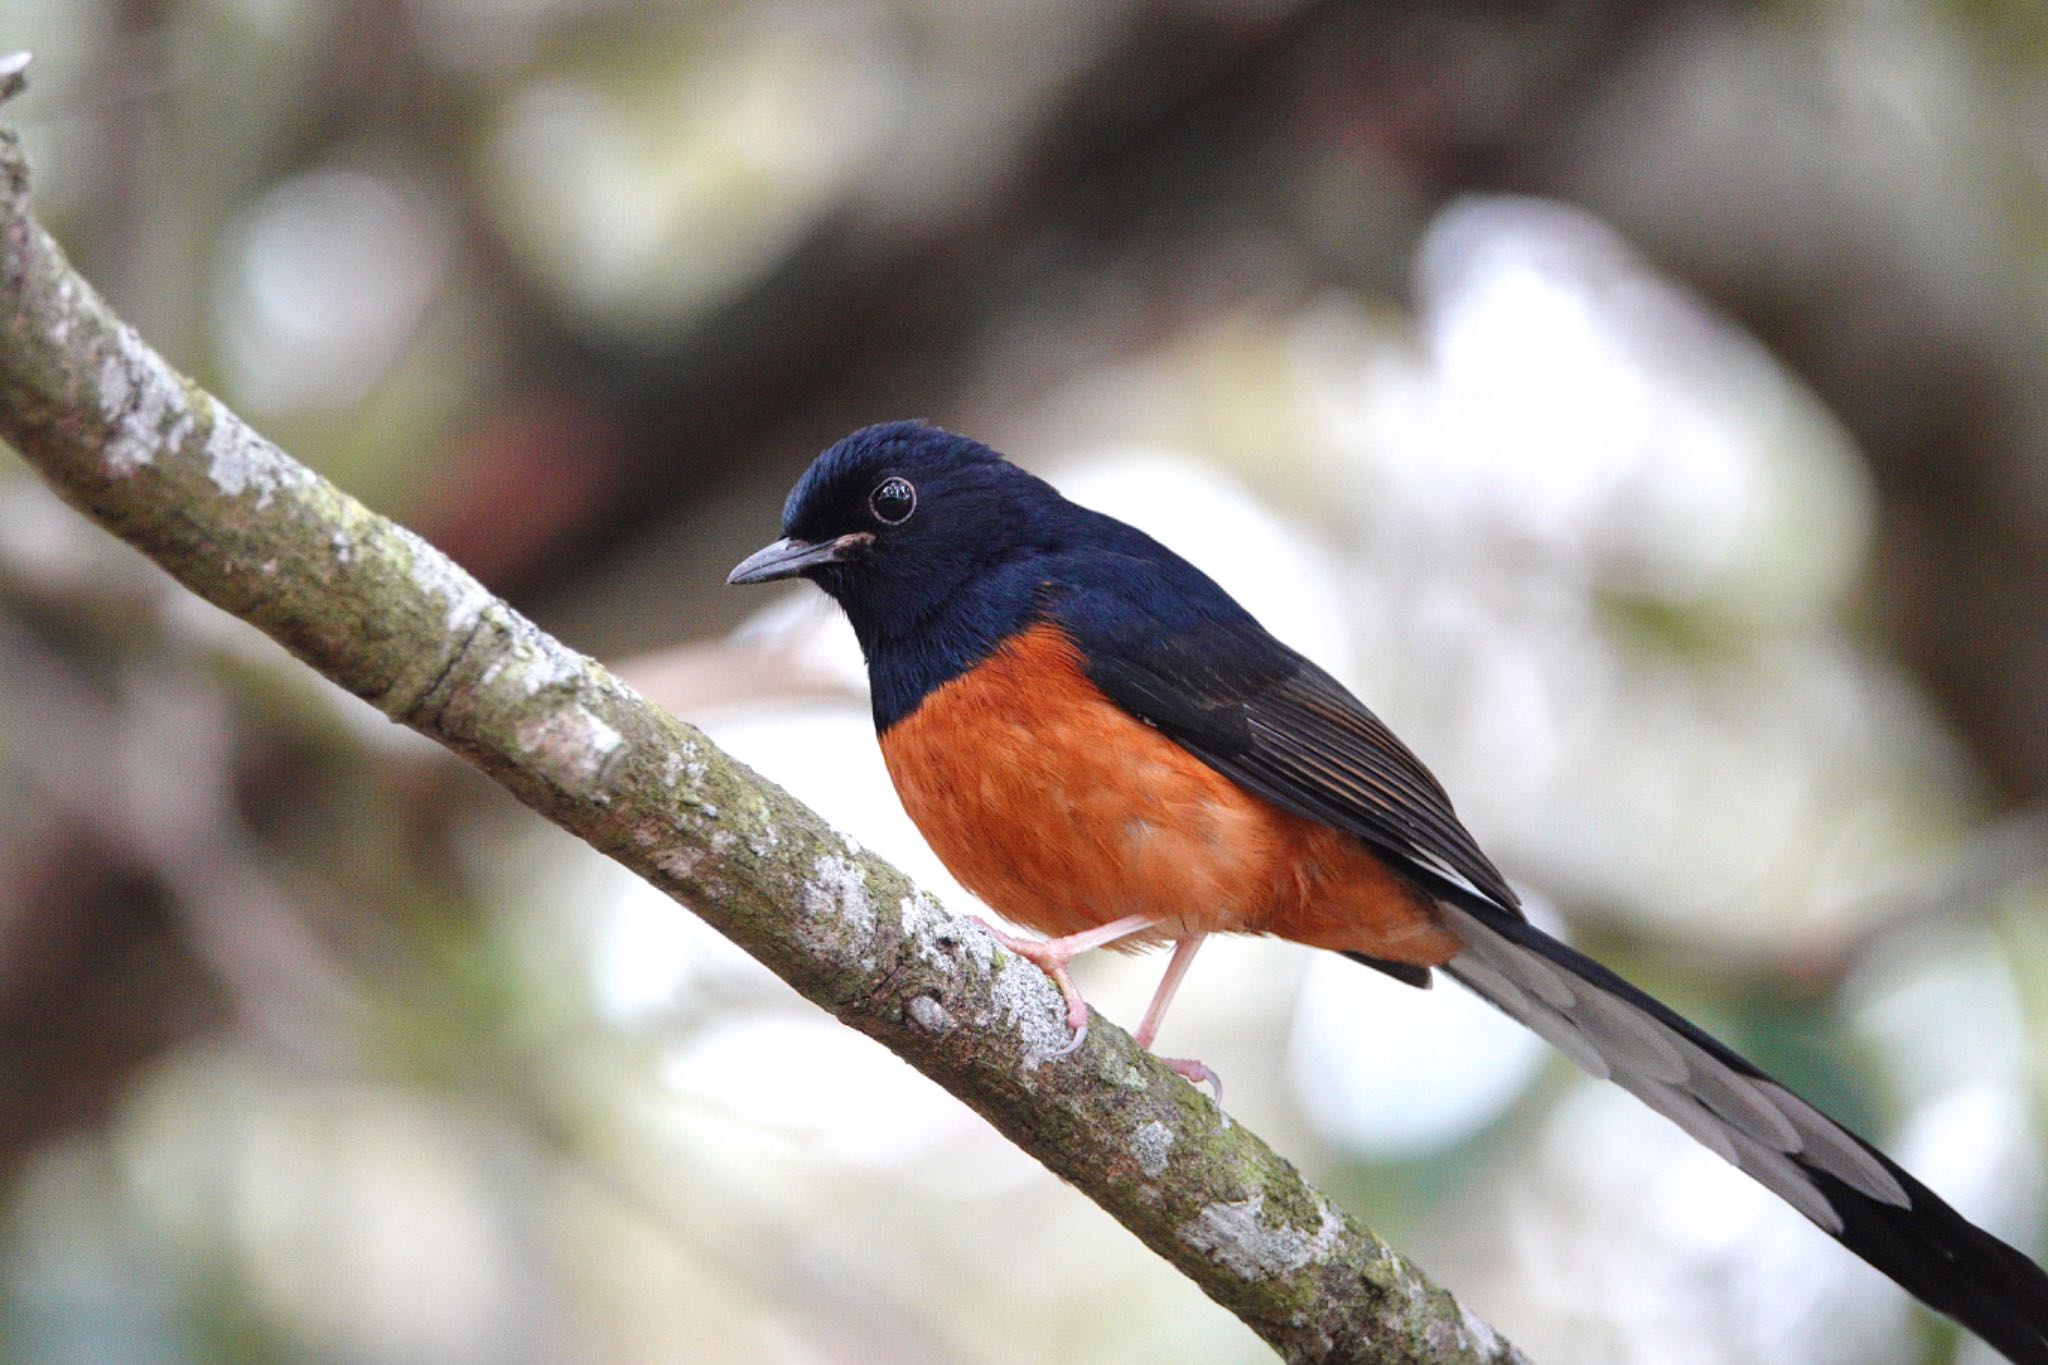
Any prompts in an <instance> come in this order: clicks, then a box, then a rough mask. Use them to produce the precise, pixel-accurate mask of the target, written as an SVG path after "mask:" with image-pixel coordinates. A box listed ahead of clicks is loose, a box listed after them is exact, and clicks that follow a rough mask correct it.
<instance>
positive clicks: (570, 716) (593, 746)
mask: <svg viewBox="0 0 2048 1365" xmlns="http://www.w3.org/2000/svg"><path fill="white" fill-rule="evenodd" d="M513 738H514V740H515V741H516V742H517V743H518V745H519V747H520V748H521V749H522V750H524V751H525V752H526V754H527V755H528V757H530V758H531V759H532V761H533V764H534V766H535V767H536V768H538V769H540V770H541V771H542V772H543V773H545V774H546V775H547V777H548V779H549V780H550V781H552V782H553V783H554V784H555V785H556V786H558V787H561V788H562V789H563V790H565V791H569V792H573V793H575V794H576V795H578V796H583V797H587V798H589V799H592V800H595V801H604V800H606V799H607V793H606V792H605V791H604V789H603V788H604V778H605V775H606V773H608V772H609V771H610V770H611V768H612V767H613V765H614V763H615V761H616V759H617V757H618V755H619V753H620V751H621V749H622V747H623V746H624V744H625V739H624V738H623V737H622V736H621V735H620V734H619V732H618V731H617V730H614V729H613V728H612V727H611V726H609V725H607V724H605V722H604V721H602V720H600V719H598V718H597V717H596V716H594V715H592V714H591V713H590V712H589V711H587V710H585V709H584V708H583V707H581V706H568V707H564V708H562V709H561V710H558V711H550V712H548V713H546V714H545V715H540V716H535V717H533V718H532V719H530V720H526V721H522V722H521V723H520V724H519V725H518V726H517V727H516V728H515V729H514V731H513Z"/></svg>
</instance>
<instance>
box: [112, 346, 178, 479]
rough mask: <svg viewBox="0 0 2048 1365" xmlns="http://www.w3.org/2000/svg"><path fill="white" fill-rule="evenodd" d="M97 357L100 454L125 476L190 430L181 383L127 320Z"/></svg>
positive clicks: (175, 444) (139, 467) (148, 461)
mask: <svg viewBox="0 0 2048 1365" xmlns="http://www.w3.org/2000/svg"><path fill="white" fill-rule="evenodd" d="M110 340H111V344H110V345H109V347H108V349H107V353H106V354H105V355H104V356H103V357H101V359H100V369H99V376H98V379H99V383H98V388H99V408H100V416H101V417H102V418H103V419H104V420H105V421H106V423H107V426H108V427H109V428H110V430H109V432H108V435H107V442H106V446H105V449H104V451H103V452H102V454H101V457H100V458H101V460H102V461H103V462H104V463H105V465H106V467H107V470H108V472H109V473H111V474H115V475H118V476H121V477H126V476H128V475H131V474H133V473H135V472H136V471H137V470H139V469H141V468H142V467H143V466H144V465H147V464H149V463H151V462H152V461H154V460H155V459H156V457H157V456H158V455H159V454H161V453H163V452H164V451H166V450H175V449H176V448H177V447H179V446H181V445H183V444H184V442H185V438H186V437H187V436H189V435H191V434H192V426H193V419H192V408H191V405H190V404H189V403H188V402H187V401H186V397H185V381H184V380H183V379H181V378H179V377H178V375H177V374H175V373H173V372H172V370H171V367H170V366H168V365H166V364H165V363H164V362H163V358H162V357H161V356H159V355H157V353H156V352H155V351H153V350H151V349H150V348H149V347H148V346H147V345H145V344H144V343H143V340H142V338H141V337H139V336H137V335H136V334H135V329H134V328H132V327H130V326H128V325H127V324H126V323H123V324H121V325H120V326H119V327H117V328H115V329H114V332H113V334H112V337H111V339H110Z"/></svg>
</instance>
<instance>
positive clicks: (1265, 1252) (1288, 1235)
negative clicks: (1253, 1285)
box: [1179, 1193, 1344, 1280]
mask: <svg viewBox="0 0 2048 1365" xmlns="http://www.w3.org/2000/svg"><path fill="white" fill-rule="evenodd" d="M1265 1207H1266V1196H1265V1195H1264V1194H1263V1193H1260V1194H1254V1195H1252V1196H1251V1198H1249V1199H1241V1200H1237V1201H1235V1202H1232V1203H1219V1204H1211V1205H1209V1206H1208V1207H1206V1208H1204V1209H1203V1210H1202V1211H1201V1212H1200V1213H1199V1214H1197V1215H1195V1219H1194V1221H1193V1222H1191V1223H1188V1224H1187V1225H1186V1226H1184V1227H1182V1228H1181V1229H1180V1230H1179V1236H1180V1239H1181V1241H1183V1242H1185V1243H1187V1245H1189V1246H1191V1247H1193V1248H1194V1249H1195V1250H1196V1251H1199V1252H1201V1253H1202V1254H1203V1255H1205V1256H1207V1257H1209V1258H1210V1259H1211V1260H1213V1261H1215V1262H1216V1263H1217V1264H1218V1265H1221V1266H1222V1267H1223V1268H1224V1269H1225V1270H1228V1271H1229V1272H1230V1273H1231V1274H1233V1275H1236V1276H1237V1277H1238V1278H1239V1279H1243V1280H1270V1279H1274V1278H1276V1277H1278V1276H1281V1275H1291V1274H1293V1273H1294V1272H1295V1271H1297V1270H1299V1269H1301V1268H1302V1267H1303V1266H1305V1265H1308V1264H1309V1263H1311V1262H1314V1261H1321V1260H1323V1259H1325V1258H1326V1257H1328V1256H1329V1254H1330V1253H1331V1251H1332V1250H1333V1249H1334V1248H1335V1247H1337V1246H1338V1244H1339V1243H1340V1242H1341V1240H1342V1238H1343V1235H1344V1220H1343V1218H1342V1217H1341V1216H1339V1215H1338V1214H1337V1213H1336V1211H1335V1210H1333V1209H1331V1208H1330V1207H1329V1206H1328V1205H1326V1204H1321V1203H1320V1202H1319V1203H1318V1206H1317V1211H1318V1213H1320V1215H1321V1223H1320V1226H1318V1227H1317V1228H1316V1229H1315V1230H1314V1231H1313V1232H1308V1231H1304V1230H1303V1229H1301V1228H1298V1227H1295V1226H1294V1225H1293V1224H1291V1223H1287V1222H1284V1221H1283V1222H1280V1223H1279V1224H1278V1225H1276V1226H1271V1227H1269V1226H1267V1224H1266V1221H1265V1217H1264V1214H1265Z"/></svg>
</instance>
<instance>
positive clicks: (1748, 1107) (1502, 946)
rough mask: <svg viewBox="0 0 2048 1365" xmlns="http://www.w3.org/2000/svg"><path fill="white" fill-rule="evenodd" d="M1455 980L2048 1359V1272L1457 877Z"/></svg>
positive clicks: (1897, 1275)
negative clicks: (1463, 886) (1460, 943)
mask: <svg viewBox="0 0 2048 1365" xmlns="http://www.w3.org/2000/svg"><path fill="white" fill-rule="evenodd" d="M1434 889H1436V890H1437V891H1438V893H1439V895H1441V896H1442V897H1443V901H1442V903H1443V906H1444V913H1445V916H1446V918H1447V920H1448V922H1449V925H1450V927H1451V928H1452V929H1453V930H1455V931H1456V932H1457V934H1458V935H1459V937H1461V938H1462V939H1464V941H1465V944H1466V947H1465V950H1464V951H1463V952H1461V953H1459V954H1458V955H1457V956H1456V957H1454V958H1452V959H1451V960H1450V962H1449V963H1447V964H1445V966H1444V971H1445V972H1447V973H1448V974H1449V975H1450V976H1451V977H1452V978H1454V979H1455V980H1457V981H1458V982H1460V983H1461V984H1463V985H1465V986H1466V987H1468V988H1470V989H1471V990H1473V991H1475V992H1477V993H1478V994H1479V995H1480V996H1482V997H1484V998H1485V999H1486V1000H1488V1001H1489V1002H1491V1003H1492V1004H1493V1005H1495V1006H1497V1007H1498V1008H1500V1009H1501V1010H1502V1011H1504V1012H1506V1013H1507V1014H1508V1015H1510V1016H1511V1017H1513V1018H1515V1019H1517V1020H1520V1021H1521V1022H1522V1023H1524V1024H1527V1025H1528V1026H1529V1027H1530V1028H1532V1029H1534V1030H1535V1031H1536V1032H1537V1033H1540V1034H1542V1035H1543V1037H1544V1038H1546V1039H1548V1040H1549V1041H1550V1042H1551V1043H1552V1044H1553V1045H1555V1046H1556V1047H1557V1048H1558V1049H1559V1050H1561V1051H1563V1052H1564V1053H1565V1054H1566V1055H1568V1056H1570V1057H1571V1058H1572V1060H1573V1061H1575V1062H1577V1063H1578V1064H1579V1065H1580V1066H1582V1067H1584V1068H1585V1069H1586V1070H1587V1071H1589V1072H1591V1073H1592V1074H1593V1075H1595V1076H1600V1077H1607V1078H1611V1079H1612V1080H1613V1081H1615V1083H1617V1084H1618V1085H1620V1086H1621V1087H1622V1088H1624V1089H1626V1090H1627V1091H1629V1092H1630V1093H1631V1094H1633V1095H1635V1096H1636V1097H1637V1098H1639V1099H1641V1100H1642V1101H1643V1102H1644V1103H1645V1104H1647V1105H1649V1106H1650V1107H1651V1108H1652V1109H1655V1110H1656V1111H1657V1112H1658V1113H1660V1114H1663V1115H1664V1116H1665V1117H1666V1118H1669V1119H1670V1120H1672V1121H1673V1122H1674V1123H1676V1124H1677V1125H1678V1126H1679V1127H1681V1128H1683V1129H1685V1131H1686V1132H1688V1133H1690V1134H1692V1136H1693V1137H1695V1138H1697V1139H1698V1140H1699V1141H1700V1142H1702V1143H1704V1144H1705V1145H1707V1146H1708V1147H1711V1148H1712V1149H1714V1150H1715V1151H1716V1152H1719V1153H1720V1154H1721V1155H1722V1156H1723V1157H1725V1158H1727V1159H1728V1160H1729V1161H1732V1162H1734V1163H1735V1165H1737V1166H1738V1167H1740V1168H1741V1169H1742V1170H1744V1171H1746V1172H1748V1173H1749V1174H1750V1175H1751V1176H1753V1177H1755V1178H1756V1179H1757V1180H1758V1181H1760V1182H1761V1183H1762V1184H1763V1185H1764V1186H1765V1187H1766V1188H1767V1189H1769V1190H1771V1191H1772V1192H1773V1193H1774V1194H1777V1195H1778V1196H1779V1197H1781V1198H1783V1199H1784V1200H1785V1201H1786V1202H1787V1203H1789V1204H1791V1205H1792V1206H1793V1207H1794V1208H1796V1209H1798V1210H1799V1211H1800V1212H1801V1213H1803V1214H1805V1215H1806V1216H1807V1217H1808V1218H1810V1219H1812V1220H1813V1221H1814V1222H1815V1223H1817V1224H1818V1225H1819V1226H1820V1227H1821V1229H1822V1230H1823V1231H1825V1232H1827V1233H1829V1234H1831V1235H1832V1236H1833V1237H1834V1238H1835V1239H1836V1240H1837V1241H1839V1242H1841V1244H1842V1245H1843V1246H1845V1247H1847V1248H1849V1250H1851V1251H1853V1252H1855V1253H1856V1254H1857V1255H1858V1256H1861V1257H1862V1258H1863V1259H1864V1260H1866V1261H1868V1262H1870V1264H1872V1265H1874V1266H1876V1267H1877V1268H1878V1269H1879V1270H1881V1271H1883V1272H1884V1273H1885V1274H1887V1275H1889V1276H1891V1277H1892V1278H1893V1279H1894V1280H1896V1281H1898V1282H1899V1284H1900V1285H1902V1286H1904V1287H1905V1288H1906V1289H1908V1290H1910V1291H1911V1292H1912V1293H1914V1294H1916V1295H1918V1296H1919V1297H1920V1298H1921V1299H1922V1300H1924V1301H1925V1302H1927V1303H1928V1304H1930V1305H1931V1306H1933V1307H1935V1308H1938V1309H1940V1310H1941V1311H1942V1312H1944V1313H1947V1314H1948V1315H1949V1316H1951V1317H1953V1318H1955V1319H1956V1321H1958V1322H1960V1323H1962V1324H1963V1325H1964V1326H1965V1327H1967V1328H1969V1329H1970V1330H1971V1331H1973V1332H1975V1333H1976V1334H1977V1335H1978V1336H1980V1337H1982V1338H1984V1340H1985V1341H1987V1342H1989V1343H1990V1344H1991V1345H1992V1346H1995V1347H1996V1348H1998V1350H1999V1351H2000V1352H2001V1353H2002V1354H2004V1355H2005V1356H2006V1357H2007V1358H2008V1359H2010V1360H2012V1361H2014V1362H2017V1365H2048V1274H2044V1273H2043V1272H2042V1270H2041V1268H2040V1267H2039V1266H2037V1265H2035V1264H2034V1263H2033V1262H2032V1261H2030V1260H2028V1259H2027V1257H2025V1256H2024V1255H2022V1254H2021V1253H2020V1252H2018V1251H2016V1250H2014V1249H2013V1248H2012V1247H2010V1246H2007V1245H2006V1244H2005V1243H2004V1242H2001V1241H1999V1240H1998V1239H1997V1238H1996V1237H1993V1236H1992V1235H1991V1234H1990V1233H1988V1232H1986V1231H1984V1230H1983V1229H1982V1228H1980V1227H1978V1226H1976V1225H1975V1224H1973V1223H1971V1222H1970V1221H1969V1220H1968V1219H1966V1218H1964V1217H1963V1216H1962V1215H1961V1214H1959V1213H1957V1212H1956V1211H1955V1210H1954V1209H1952V1208H1950V1207H1949V1206H1948V1205H1947V1204H1945V1203H1943V1202H1942V1200H1941V1198H1940V1197H1939V1196H1938V1195H1936V1194H1935V1193H1934V1192H1933V1191H1932V1190H1930V1189H1928V1188H1927V1187H1926V1186H1925V1185H1922V1184H1921V1183H1920V1182H1919V1181H1917V1180H1915V1179H1914V1178H1913V1177H1912V1176H1910V1175H1908V1174H1906V1173H1905V1172H1904V1171H1903V1170H1901V1169H1899V1167H1898V1166H1897V1165H1896V1164H1894V1163H1893V1162H1892V1161H1891V1160H1890V1159H1889V1158H1887V1157H1886V1156H1885V1155H1884V1154H1883V1153H1882V1152H1879V1151H1878V1150H1877V1149H1875V1148H1873V1147H1871V1146H1870V1145H1869V1144H1868V1143H1866V1142H1864V1141H1862V1140H1861V1139H1859V1138H1858V1137H1856V1136H1855V1135H1854V1134H1853V1133H1851V1132H1849V1131H1848V1130H1847V1129H1845V1128H1843V1127H1842V1126H1841V1125H1840V1124H1838V1123H1836V1122H1835V1121H1834V1120H1832V1119H1830V1118H1828V1117H1827V1116H1826V1115H1825V1114H1823V1113H1821V1112H1820V1111H1819V1110H1818V1109H1815V1108H1814V1107H1813V1106H1812V1105H1810V1104H1808V1103H1807V1102H1806V1101H1805V1100H1802V1099H1800V1098H1799V1097H1798V1096H1797V1095H1795V1094H1793V1093H1792V1092H1791V1091H1789V1090H1787V1089H1786V1088H1785V1087H1784V1086H1782V1085H1779V1084H1778V1083H1777V1082H1776V1081H1774V1080H1772V1079H1771V1078H1770V1077H1768V1076H1766V1075H1764V1074H1763V1073H1762V1072H1761V1071H1758V1070H1757V1069H1756V1068H1755V1067H1753V1066H1751V1065H1750V1064H1749V1063H1748V1062H1746V1061H1744V1060H1743V1059H1742V1058H1741V1057H1739V1056H1737V1055H1736V1054H1735V1053H1733V1052H1731V1051H1729V1050H1728V1049H1727V1048H1725V1047H1723V1046H1722V1045H1721V1044H1719V1043H1717V1042H1715V1041H1714V1040H1713V1039H1712V1038H1710V1037H1708V1036H1707V1035H1706V1034H1705V1033H1704V1032H1702V1031H1701V1030H1699V1029H1698V1028H1696V1027H1694V1026H1693V1025H1692V1024H1689V1023H1687V1022H1686V1021H1685V1020H1684V1019H1681V1018H1680V1017H1679V1016H1678V1015H1676V1014H1674V1013H1673V1012H1672V1011H1671V1010H1669V1009H1667V1008H1666V1007H1665V1006H1663V1005H1661V1004H1659V1003H1658V1002H1657V1001H1655V1000H1653V999H1651V998H1650V997H1649V996H1648V995H1645V994H1644V993H1643V992H1642V991H1639V990H1637V989H1636V988H1635V987H1634V986H1631V985H1630V984H1629V983H1628V982H1626V981H1624V980H1622V979H1621V978H1620V977H1618V976H1616V975H1615V974H1614V973H1613V972H1610V971H1608V970H1607V969H1606V968H1605V967H1602V966H1601V965H1600V964H1599V963H1597V962H1595V961H1593V960H1592V959H1590V958H1588V957H1586V956H1584V955H1583V954H1580V953H1576V952H1573V951H1572V950H1571V949H1570V948H1567V947H1565V946H1564V945H1563V944H1562V943H1559V942H1558V941H1557V940H1556V939H1553V938H1551V937H1550V936H1549V935H1548V934H1546V933H1544V932H1543V931H1542V930H1540V929H1538V928H1536V926H1534V925H1532V924H1530V923H1528V922H1527V921H1525V920H1521V919H1518V918H1516V917H1514V916H1513V915H1510V914H1508V913H1507V912H1505V911H1503V910H1501V909H1500V908H1499V907H1497V906H1494V905H1492V904H1490V903H1488V902H1487V901H1485V900H1484V899H1482V898H1480V897H1478V896H1473V895H1470V894H1469V893H1462V892H1461V891H1460V892H1453V891H1451V890H1450V889H1449V888H1442V887H1440V888H1434Z"/></svg>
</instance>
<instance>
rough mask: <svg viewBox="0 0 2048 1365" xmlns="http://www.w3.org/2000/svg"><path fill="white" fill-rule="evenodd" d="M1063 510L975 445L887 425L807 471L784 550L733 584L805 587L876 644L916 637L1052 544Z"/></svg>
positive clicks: (765, 556)
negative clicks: (939, 615)
mask: <svg viewBox="0 0 2048 1365" xmlns="http://www.w3.org/2000/svg"><path fill="white" fill-rule="evenodd" d="M1067 507H1068V504H1067V503H1066V501H1065V500H1064V499H1063V498H1061V497H1060V495H1059V494H1058V493H1057V492H1055V491H1054V490H1053V488H1052V487H1051V485H1049V484H1047V483H1045V482H1044V481H1043V480H1041V479H1038V478H1036V477H1034V476H1032V475H1030V474H1027V473H1025V472H1024V471H1023V470H1021V469H1019V468H1017V467H1016V466H1015V465H1013V464H1011V463H1010V462H1009V461H1008V460H1005V459H1004V458H1003V457H1002V456H1001V455H998V454H997V453H996V452H995V451H993V450H991V449H989V448H988V447H987V446H985V445H983V444H981V443H980V442H979V441H972V440H969V439H968V438H967V437H965V436H956V435H954V434H953V433H952V432H950V431H945V430H943V429H941V428H939V427H934V426H927V425H925V424H924V423H921V422H886V423H883V424H882V425H880V426H872V427H863V428H862V429H861V430H859V431H856V432H854V433H853V434H852V435H851V436H848V437H846V438H845V439H843V440H841V441H840V442H839V443H838V444H836V445H834V446H833V447H832V448H831V449H829V450H827V451H826V452H825V453H824V454H822V455H820V456H819V457H818V458H817V459H816V460H814V461H812V463H811V467H810V468H809V469H808V470H806V471H805V472H804V476H803V477H802V478H801V479H799V480H797V485H796V487H795V488H794V489H793V490H791V492H790V495H789V501H788V502H786V503H785V504H784V505H783V508H782V539H781V540H778V541H776V542H775V543H774V544H772V545H769V546H766V547H765V548H763V549H761V550H758V551H756V552H755V553H753V554H751V555H749V556H747V557H746V559H744V560H742V561H741V562H740V563H739V565H738V566H736V567H735V568H734V569H733V571H732V573H731V574H729V575H728V576H727V578H726V581H727V582H728V583H766V582H770V581H772V580H774V579H778V578H807V579H809V580H810V581H811V582H813V583H816V584H817V585H818V586H819V587H821V588H823V589H824V590H825V591H826V592H828V593H830V594H831V595H832V596H833V597H834V598H836V599H837V600H838V602H839V604H840V606H842V607H844V608H845V610H846V614H847V615H848V617H850V618H851V619H852V621H853V624H854V628H855V630H856V631H857V632H859V634H860V635H861V637H862V639H863V641H867V640H872V639H875V638H878V637H879V636H883V635H888V634H892V633H894V632H895V631H898V630H901V631H912V630H915V629H917V628H918V627H919V626H920V625H921V624H922V623H924V622H925V621H926V620H928V619H929V618H930V617H931V615H932V614H933V613H934V612H935V611H937V610H939V609H940V608H941V607H943V606H944V605H945V604H946V603H948V602H950V601H952V600H953V599H955V598H956V597H958V596H959V595H960V594H961V592H962V591H963V590H965V589H969V588H971V587H972V586H973V585H975V584H976V583H977V582H979V581H981V580H982V579H983V578H984V576H986V575H988V574H989V573H990V572H991V571H993V570H996V569H999V568H1001V567H1002V566H1004V565H1006V564H1009V563H1011V562H1013V561H1015V560H1016V559H1018V558H1019V557H1020V556H1022V555H1025V554H1028V553H1029V552H1030V551H1031V550H1032V549H1033V548H1034V547H1039V546H1044V545H1046V544H1049V543H1054V542H1056V541H1057V538H1058V536H1059V534H1060V531H1061V526H1062V522H1063V520H1064V518H1063V516H1062V512H1063V509H1066V508H1067Z"/></svg>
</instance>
